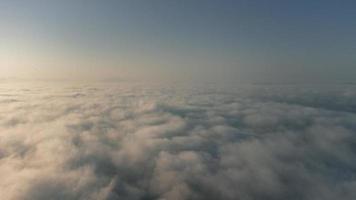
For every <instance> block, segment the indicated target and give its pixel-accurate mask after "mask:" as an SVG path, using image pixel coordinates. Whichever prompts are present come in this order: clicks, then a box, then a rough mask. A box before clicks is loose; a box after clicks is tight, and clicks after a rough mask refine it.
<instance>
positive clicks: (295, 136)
mask: <svg viewBox="0 0 356 200" xmlns="http://www.w3.org/2000/svg"><path fill="white" fill-rule="evenodd" d="M355 89H356V88H355V87H354V86H353V85H346V86H308V87H306V86H276V85H269V86H240V87H235V88H234V89H227V88H218V87H214V86H209V85H206V86H203V87H194V88H188V87H178V86H157V85H149V86H148V85H144V84H132V83H101V84H99V83H97V84H72V85H68V84H67V85H63V84H46V83H36V84H23V83H22V84H21V83H19V84H14V83H11V84H8V83H1V84H0V196H1V198H2V199H4V200H22V199H23V200H47V199H53V200H57V199H58V200H62V199H69V200H70V199H73V200H76V199H80V200H86V199H93V200H113V199H128V200H131V199H132V200H134V199H145V200H149V199H152V200H153V199H162V200H163V199H167V200H183V199H197V200H200V199H202V200H203V199H204V200H209V199H212V200H213V199H214V200H216V199H226V200H229V199H231V200H232V199H243V200H255V199H264V200H268V199H273V200H278V199H281V200H282V199H306V200H327V199H330V200H332V199H345V200H348V199H350V200H351V199H356V110H355V108H356V104H355V102H356V92H355V91H356V90H355Z"/></svg>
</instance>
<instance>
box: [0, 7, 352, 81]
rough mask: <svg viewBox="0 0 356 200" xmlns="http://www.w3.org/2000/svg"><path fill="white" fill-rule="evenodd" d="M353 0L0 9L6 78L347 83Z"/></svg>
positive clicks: (1, 64) (0, 58) (0, 62)
mask: <svg viewBox="0 0 356 200" xmlns="http://www.w3.org/2000/svg"><path fill="white" fill-rule="evenodd" d="M355 19H356V3H354V2H353V1H327V0H325V1H321V0H320V1H303V0H302V1H282V0H280V1H257V0H256V1H254V0H252V1H251V0H250V1H247V0H246V1H237V0H235V1H233V0H222V1H213V0H205V1H203V0H196V1H188V0H181V1H164V0H150V1H146V0H141V1H139V0H130V1H129V0H123V1H114V0H103V1H99V0H97V1H94V0H86V1H84V0H76V1H69V0H48V1H45V0H26V1H25V0H22V1H21V0H1V1H0V27H1V32H0V38H1V39H0V42H1V43H2V45H1V46H0V53H1V56H0V67H1V68H0V72H1V74H3V75H4V76H36V75H38V76H48V77H51V76H55V75H58V74H60V75H61V76H73V77H85V76H96V77H100V78H105V77H125V76H127V77H128V76H136V75H137V76H159V77H174V78H179V77H186V78H191V79H197V80H199V79H200V78H201V77H204V78H206V79H207V80H208V79H211V80H218V81H219V80H231V81H232V80H234V81H235V80H241V81H254V82H255V81H262V82H263V81H281V82H284V81H285V82H289V81H292V82H294V81H315V80H318V81H319V80H320V81H350V80H352V79H353V77H355V76H356V66H355V64H356V57H355V56H354V55H355V53H356V38H355V37H354V36H355V35H356V20H355Z"/></svg>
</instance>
